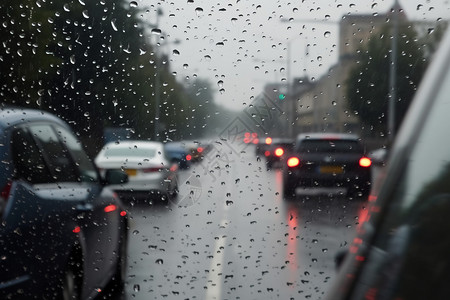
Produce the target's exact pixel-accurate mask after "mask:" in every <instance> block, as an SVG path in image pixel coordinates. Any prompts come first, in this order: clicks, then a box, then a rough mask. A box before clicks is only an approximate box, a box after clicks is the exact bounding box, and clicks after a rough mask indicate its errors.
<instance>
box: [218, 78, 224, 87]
mask: <svg viewBox="0 0 450 300" xmlns="http://www.w3.org/2000/svg"><path fill="white" fill-rule="evenodd" d="M217 85H218V86H219V87H220V88H222V87H223V81H222V80H219V81H217Z"/></svg>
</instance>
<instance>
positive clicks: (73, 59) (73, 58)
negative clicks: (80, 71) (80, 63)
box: [70, 55, 75, 65]
mask: <svg viewBox="0 0 450 300" xmlns="http://www.w3.org/2000/svg"><path fill="white" fill-rule="evenodd" d="M70 63H71V64H72V65H74V64H75V55H72V56H71V57H70Z"/></svg>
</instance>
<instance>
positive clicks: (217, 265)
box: [117, 149, 366, 299]
mask: <svg viewBox="0 0 450 300" xmlns="http://www.w3.org/2000/svg"><path fill="white" fill-rule="evenodd" d="M223 158H224V157H223V156H222V157H221V156H220V155H216V156H213V157H212V159H208V160H204V161H203V162H202V163H199V164H197V165H195V166H194V167H192V168H191V169H190V170H188V171H183V172H182V173H180V179H179V180H180V195H179V197H178V200H177V201H176V202H170V203H160V202H158V201H153V202H152V201H137V202H132V203H129V205H130V209H129V210H130V217H131V222H130V231H129V234H130V238H129V248H128V270H127V280H126V285H125V293H124V294H123V295H121V296H117V299H321V298H322V297H323V294H324V293H325V292H326V290H327V288H328V287H329V284H330V282H331V280H332V279H333V276H334V275H335V266H334V256H335V254H336V252H338V251H339V250H340V249H343V248H345V247H346V246H347V245H348V244H350V242H351V239H352V238H353V235H354V233H355V229H356V226H357V224H358V216H359V215H360V214H361V213H363V211H364V209H365V204H366V203H365V202H364V201H361V200H359V201H355V200H352V199H346V198H345V197H344V196H343V193H342V192H343V191H340V190H329V189H323V190H313V191H308V193H305V191H298V195H297V197H296V199H292V200H286V199H283V197H282V193H281V192H282V176H281V173H280V170H276V169H275V170H269V171H268V170H266V167H265V163H264V161H261V160H259V159H257V158H256V156H255V155H254V151H253V150H252V149H249V150H247V151H245V152H243V153H239V154H231V153H230V154H229V155H228V156H227V159H223ZM149 202H152V203H149Z"/></svg>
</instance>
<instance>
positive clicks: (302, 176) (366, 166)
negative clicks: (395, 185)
mask: <svg viewBox="0 0 450 300" xmlns="http://www.w3.org/2000/svg"><path fill="white" fill-rule="evenodd" d="M371 164H372V162H371V160H370V159H369V158H368V157H366V156H365V154H364V148H363V146H362V145H361V143H360V142H359V139H358V137H357V136H355V135H350V134H332V133H311V134H301V135H299V136H298V138H297V140H296V144H295V148H294V153H293V155H292V156H290V157H289V158H288V159H287V160H286V162H285V164H284V171H283V186H284V195H285V196H286V197H292V196H293V195H294V194H295V190H296V188H297V187H311V188H314V187H345V188H347V195H348V196H362V197H367V195H368V194H369V192H370V182H371Z"/></svg>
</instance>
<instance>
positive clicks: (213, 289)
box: [205, 220, 227, 300]
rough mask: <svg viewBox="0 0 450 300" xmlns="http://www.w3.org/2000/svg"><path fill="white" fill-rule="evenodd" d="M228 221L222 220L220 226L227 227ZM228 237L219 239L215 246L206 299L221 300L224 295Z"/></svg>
mask: <svg viewBox="0 0 450 300" xmlns="http://www.w3.org/2000/svg"><path fill="white" fill-rule="evenodd" d="M226 225H227V221H226V220H222V222H221V224H220V226H221V227H222V226H226ZM225 242H226V236H222V237H219V239H218V240H216V243H215V246H214V254H213V255H214V256H213V259H212V261H211V265H210V267H209V274H208V281H207V291H206V297H205V299H207V300H209V299H221V298H220V297H221V293H222V281H223V275H222V268H223V261H224V256H225V255H224V253H225Z"/></svg>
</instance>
